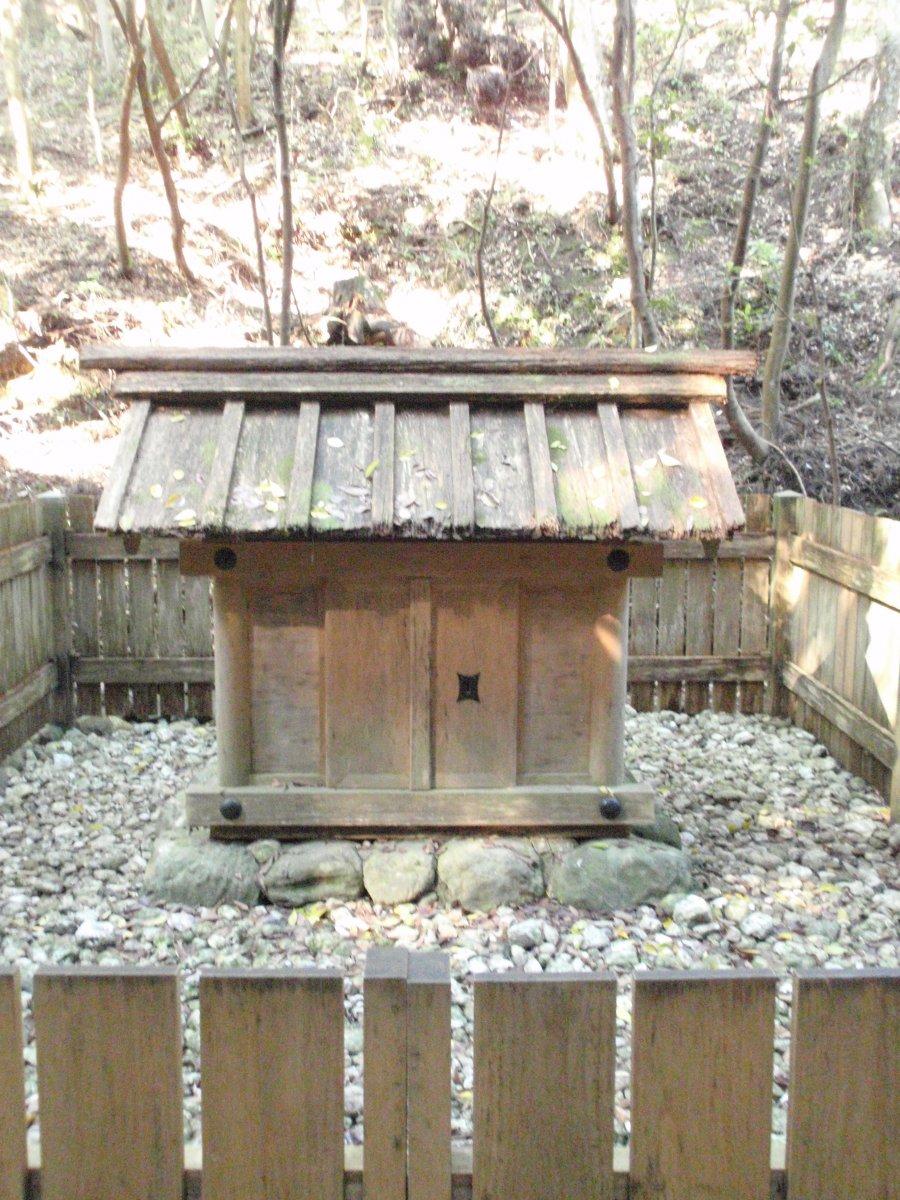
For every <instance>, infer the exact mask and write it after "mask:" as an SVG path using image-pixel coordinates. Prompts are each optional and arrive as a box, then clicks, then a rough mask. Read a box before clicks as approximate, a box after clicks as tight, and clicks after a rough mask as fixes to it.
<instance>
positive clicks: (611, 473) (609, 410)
mask: <svg viewBox="0 0 900 1200" xmlns="http://www.w3.org/2000/svg"><path fill="white" fill-rule="evenodd" d="M597 420H598V422H599V426H600V437H601V439H602V443H603V450H604V454H605V458H606V467H607V472H608V478H609V486H610V490H611V491H612V494H613V496H614V497H615V506H616V508H617V509H618V510H619V527H620V532H621V533H623V534H625V533H628V532H631V531H633V530H636V529H639V528H640V525H641V515H640V513H639V512H638V502H637V496H636V495H635V491H634V479H633V478H632V474H631V463H630V461H629V458H628V449H627V447H626V445H625V438H624V436H623V434H622V421H621V419H620V417H619V410H618V408H616V406H615V405H613V404H598V405H597Z"/></svg>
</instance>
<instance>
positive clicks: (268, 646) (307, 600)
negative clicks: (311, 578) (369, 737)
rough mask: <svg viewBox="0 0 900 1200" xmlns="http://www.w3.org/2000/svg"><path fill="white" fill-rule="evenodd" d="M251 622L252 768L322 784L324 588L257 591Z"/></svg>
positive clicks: (253, 601) (256, 771) (252, 606)
mask: <svg viewBox="0 0 900 1200" xmlns="http://www.w3.org/2000/svg"><path fill="white" fill-rule="evenodd" d="M250 623H251V630H250V637H251V680H250V691H251V705H252V730H253V753H252V770H253V771H254V772H255V773H257V774H259V773H263V772H275V773H278V772H282V771H290V772H292V773H294V774H297V775H301V776H303V777H305V778H306V780H307V782H309V783H322V782H324V770H323V766H324V764H323V761H322V718H323V713H322V703H321V700H322V653H323V633H322V630H323V615H322V610H321V595H320V591H319V589H317V588H307V589H304V590H303V591H297V592H289V593H276V594H274V595H271V594H270V595H257V596H255V597H254V598H253V600H252V602H251V612H250Z"/></svg>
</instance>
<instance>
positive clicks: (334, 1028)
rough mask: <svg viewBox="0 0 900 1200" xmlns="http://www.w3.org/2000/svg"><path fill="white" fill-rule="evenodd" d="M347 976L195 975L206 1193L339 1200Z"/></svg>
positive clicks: (237, 1199) (230, 1198) (223, 1197)
mask: <svg viewBox="0 0 900 1200" xmlns="http://www.w3.org/2000/svg"><path fill="white" fill-rule="evenodd" d="M343 1007H344V1006H343V981H342V979H341V977H340V975H339V974H338V973H337V972H333V971H290V970H285V971H275V970H273V971H221V970H217V971H205V972H203V974H201V976H200V1030H201V1036H202V1044H201V1054H202V1072H203V1074H202V1086H203V1196H204V1200H247V1197H250V1196H273V1197H275V1196H283V1197H288V1196H290V1197H292V1198H294V1200H343V1196H344V1154H343V1149H344V1146H343V1143H344V1044H343V1043H344V1039H343V1032H344V1011H343Z"/></svg>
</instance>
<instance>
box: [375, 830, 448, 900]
mask: <svg viewBox="0 0 900 1200" xmlns="http://www.w3.org/2000/svg"><path fill="white" fill-rule="evenodd" d="M434 881H435V873H434V853H433V851H432V849H431V847H430V845H429V844H428V842H395V843H392V842H385V843H383V844H379V845H377V846H376V847H375V848H374V849H373V850H372V852H371V853H370V854H369V856H368V857H367V858H366V861H365V862H364V863H363V883H364V884H365V885H366V891H367V892H368V893H369V895H370V896H371V897H372V899H373V900H374V901H375V903H376V904H406V903H408V902H409V901H411V900H418V898H419V897H420V896H421V895H423V894H424V893H425V892H430V891H431V890H432V888H433V887H434Z"/></svg>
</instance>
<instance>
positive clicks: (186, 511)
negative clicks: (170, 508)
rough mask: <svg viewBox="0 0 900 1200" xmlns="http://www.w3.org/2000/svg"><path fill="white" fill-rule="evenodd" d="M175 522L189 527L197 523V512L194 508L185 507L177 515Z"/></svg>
mask: <svg viewBox="0 0 900 1200" xmlns="http://www.w3.org/2000/svg"><path fill="white" fill-rule="evenodd" d="M175 524H176V525H183V526H185V527H189V526H191V525H196V524H197V514H196V513H195V512H194V510H193V509H192V508H183V509H182V510H181V512H180V513H177V514H176V516H175Z"/></svg>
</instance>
